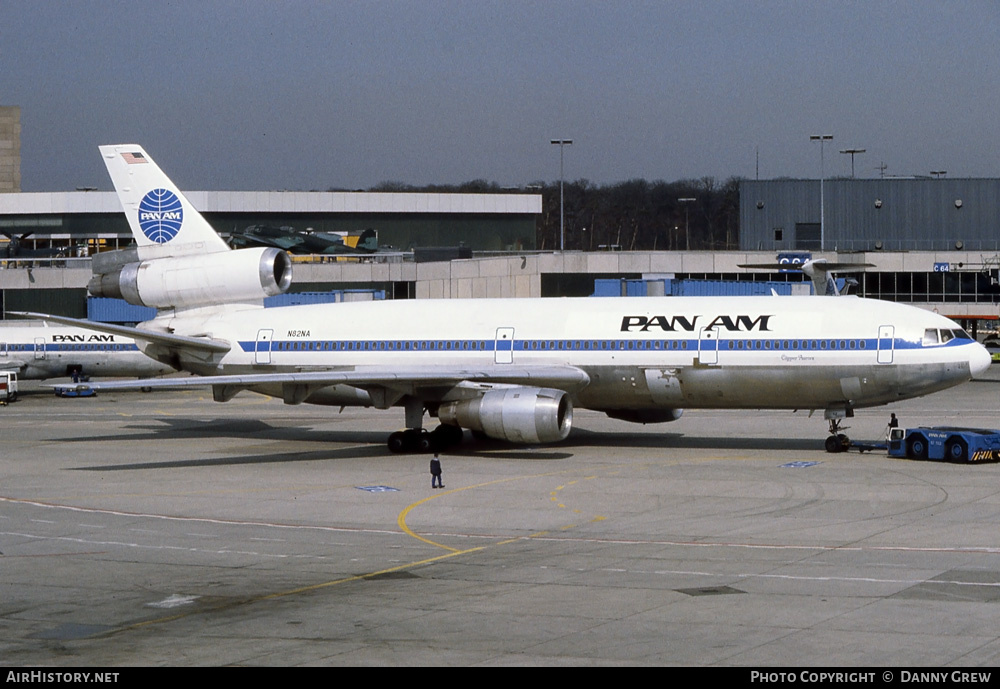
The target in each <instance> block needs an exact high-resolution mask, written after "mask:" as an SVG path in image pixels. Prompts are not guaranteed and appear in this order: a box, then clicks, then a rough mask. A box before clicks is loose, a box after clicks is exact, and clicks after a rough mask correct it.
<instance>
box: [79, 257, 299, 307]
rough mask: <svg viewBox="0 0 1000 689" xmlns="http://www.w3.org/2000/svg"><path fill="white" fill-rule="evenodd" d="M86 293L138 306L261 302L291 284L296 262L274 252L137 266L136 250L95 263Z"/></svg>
mask: <svg viewBox="0 0 1000 689" xmlns="http://www.w3.org/2000/svg"><path fill="white" fill-rule="evenodd" d="M93 272H94V276H93V277H92V278H91V279H90V283H89V284H88V285H87V291H88V292H90V294H91V295H93V296H95V297H112V298H116V299H124V300H125V301H127V302H128V303H129V304H135V305H137V306H153V307H156V308H169V307H176V306H181V307H184V306H207V305H210V304H229V303H239V302H248V301H249V302H259V301H260V300H262V299H263V298H264V297H273V296H274V295H276V294H282V293H283V292H285V291H286V290H287V289H288V288H289V287H290V286H291V284H292V260H291V259H290V258H289V257H288V254H286V253H285V252H284V251H281V250H280V249H275V248H273V247H267V248H254V249H240V250H238V251H228V252H217V253H210V254H203V255H200V256H178V257H169V258H155V259H150V260H147V261H139V260H138V256H137V254H136V251H135V249H126V250H124V251H109V252H105V253H100V254H97V255H96V256H94V258H93Z"/></svg>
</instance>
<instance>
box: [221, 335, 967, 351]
mask: <svg viewBox="0 0 1000 689" xmlns="http://www.w3.org/2000/svg"><path fill="white" fill-rule="evenodd" d="M971 342H973V340H971V339H964V338H961V339H960V338H955V339H953V340H950V341H948V342H946V343H944V344H933V345H924V344H923V343H922V342H920V341H910V340H903V339H899V338H896V339H889V338H853V339H851V338H837V339H833V338H824V339H772V338H754V339H751V338H726V337H723V338H720V339H715V338H712V339H705V340H702V341H701V342H700V346H701V349H702V350H703V351H714V350H719V351H722V352H727V351H736V352H747V351H754V352H768V351H770V352H803V351H805V352H824V351H826V352H829V351H836V352H842V351H871V352H875V351H877V350H878V349H879V348H880V347H881V348H882V349H883V350H888V349H897V350H900V349H935V348H938V347H960V346H963V345H966V344H969V343H971ZM239 345H240V348H241V349H242V350H243V351H244V352H258V351H260V352H266V351H271V352H440V351H451V352H492V351H511V350H513V351H517V352H551V351H574V352H579V351H582V352H586V351H619V352H620V351H661V352H667V351H670V352H674V351H691V352H696V351H698V349H699V340H698V339H697V338H694V339H673V340H634V339H633V340H590V339H588V340H555V339H553V340H499V341H495V340H273V341H270V342H263V341H262V342H258V341H256V340H241V341H240V342H239Z"/></svg>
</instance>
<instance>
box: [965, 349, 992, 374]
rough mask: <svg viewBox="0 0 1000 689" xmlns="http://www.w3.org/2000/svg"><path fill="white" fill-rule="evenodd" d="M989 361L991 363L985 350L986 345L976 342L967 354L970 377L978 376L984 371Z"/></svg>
mask: <svg viewBox="0 0 1000 689" xmlns="http://www.w3.org/2000/svg"><path fill="white" fill-rule="evenodd" d="M991 363H993V359H992V357H991V356H990V353H989V352H988V351H987V350H986V347H984V346H982V345H981V344H976V345H975V347H974V348H973V350H972V354H970V355H969V370H970V371H971V372H972V377H973V378H978V377H979V376H981V375H982V374H983V373H986V371H988V370H989V368H990V364H991Z"/></svg>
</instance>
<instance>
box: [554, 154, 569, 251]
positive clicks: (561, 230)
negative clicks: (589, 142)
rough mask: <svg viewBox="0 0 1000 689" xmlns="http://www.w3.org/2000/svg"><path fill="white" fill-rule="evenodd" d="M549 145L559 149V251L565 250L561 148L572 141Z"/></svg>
mask: <svg viewBox="0 0 1000 689" xmlns="http://www.w3.org/2000/svg"><path fill="white" fill-rule="evenodd" d="M549 143H550V144H553V145H555V146H558V147H559V251H564V250H565V249H566V215H565V213H564V212H563V148H565V147H566V146H568V145H571V144H572V143H573V139H552V140H551V141H549Z"/></svg>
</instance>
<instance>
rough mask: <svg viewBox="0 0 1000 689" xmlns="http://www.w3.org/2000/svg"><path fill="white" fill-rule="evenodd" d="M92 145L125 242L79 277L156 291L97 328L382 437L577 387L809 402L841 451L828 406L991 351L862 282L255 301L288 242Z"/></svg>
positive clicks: (577, 394)
mask: <svg viewBox="0 0 1000 689" xmlns="http://www.w3.org/2000/svg"><path fill="white" fill-rule="evenodd" d="M101 154H102V155H103V156H104V162H105V164H106V165H107V167H108V171H109V172H110V174H111V178H112V180H113V181H114V185H115V188H116V189H117V191H118V194H119V197H120V199H121V202H122V206H123V208H124V210H125V214H126V216H127V217H128V221H129V224H130V226H131V228H132V232H133V234H134V235H135V240H136V243H137V245H138V247H137V249H133V250H131V251H126V252H122V255H121V256H120V258H119V259H118V261H117V263H114V264H113V263H109V262H108V261H104V262H103V263H102V264H101V265H100V266H95V271H96V272H97V273H99V274H98V275H95V277H94V278H93V279H92V280H91V286H90V289H91V291H92V293H94V294H95V295H98V296H121V297H123V298H125V299H127V300H128V301H129V302H130V303H133V304H142V305H146V306H153V307H156V308H157V309H158V311H157V315H156V317H155V318H154V319H153V320H151V321H148V322H146V323H142V324H140V326H139V328H136V329H132V328H118V327H115V326H104V330H105V332H110V333H115V334H118V333H120V334H123V335H127V336H130V337H134V338H135V339H136V340H137V341H138V342H140V343H141V344H140V346H141V347H142V349H143V351H144V352H145V353H146V354H148V355H149V356H151V357H153V358H155V359H157V360H159V361H162V362H165V363H170V364H171V365H173V366H175V367H178V368H181V369H184V370H187V371H190V372H192V373H195V374H197V375H199V376H204V378H201V379H197V378H191V379H184V380H183V381H178V380H176V379H175V380H166V381H164V380H161V381H153V382H152V385H154V386H161V385H162V386H176V385H178V384H189V385H198V384H202V385H204V384H210V385H211V386H212V389H213V394H214V398H215V399H216V400H218V401H226V400H229V399H231V398H232V397H233V396H234V395H235V394H237V393H238V392H240V391H242V390H254V391H257V392H261V393H264V394H266V395H272V396H274V397H278V398H281V399H283V400H284V401H285V402H286V403H287V404H299V403H302V402H307V403H311V404H327V405H335V406H341V405H359V406H373V407H376V408H379V409H388V408H390V407H393V406H398V407H403V408H404V409H405V420H406V429H407V430H403V431H399V432H396V433H393V434H392V435H390V436H389V441H388V442H389V447H390V449H392V450H393V451H408V450H417V449H420V450H426V449H431V448H435V447H443V446H445V445H447V444H449V443H451V442H454V441H455V440H456V439H458V438H460V437H461V429H462V428H467V429H471V430H472V431H474V432H477V433H480V434H483V435H486V436H489V437H492V438H499V439H505V440H508V441H512V442H523V443H543V442H553V441H559V440H561V439H564V438H566V437H567V435H568V434H569V432H570V427H571V425H572V416H573V407H574V406H577V407H584V408H587V409H594V410H598V411H601V412H604V413H606V414H607V415H608V416H611V417H613V418H616V419H623V420H625V421H633V422H639V423H655V422H663V421H673V420H676V419H677V418H679V417H680V416H681V410H682V409H684V408H701V409H709V408H711V409H723V408H725V409H804V410H819V409H822V410H823V412H824V417H825V418H826V419H827V420H828V421H829V423H830V432H831V436H830V438H829V439H828V440H827V449H828V450H830V451H839V450H842V449H844V448H845V447H846V446H847V443H848V441H847V438H846V437H845V436H844V435H843V434H840V433H839V432H838V431H839V430H840V425H839V424H840V422H841V420H842V419H843V418H845V417H848V416H852V415H853V411H854V409H857V408H860V407H870V406H873V405H882V404H888V403H891V402H895V401H898V400H903V399H907V398H911V397H917V396H920V395H926V394H928V393H931V392H934V391H937V390H943V389H945V388H948V387H951V386H953V385H957V384H959V383H962V382H965V381H968V380H969V379H970V378H972V377H973V376H975V375H976V374H978V373H980V372H982V371H984V370H985V369H986V368H988V367H989V365H990V357H989V354H988V353H987V352H986V350H985V349H984V348H983V347H982V346H981V345H980V344H978V343H977V342H975V340H973V339H972V338H971V337H969V335H967V334H966V333H965V332H964V331H963V330H962V329H961V328H959V327H958V325H956V324H955V323H954V322H952V321H950V320H948V319H947V318H944V317H942V316H939V315H936V314H933V313H929V312H926V311H922V310H919V309H916V308H913V307H909V306H904V305H900V304H894V303H890V302H882V301H872V300H867V299H860V298H858V297H826V296H821V297H795V296H771V297H724V298H716V297H694V298H684V297H666V298H652V297H643V298H621V299H614V298H610V299H608V298H605V299H601V298H583V299H480V300H458V299H450V300H426V301H387V302H377V303H342V304H330V305H304V306H286V307H280V308H269V309H264V308H263V306H262V300H263V299H264V297H266V296H270V295H274V294H278V293H281V292H283V291H284V290H286V289H287V288H288V286H289V284H290V282H291V262H290V260H289V258H288V256H287V255H286V254H285V253H284V252H283V251H281V250H279V249H276V248H255V249H241V250H235V251H234V250H230V248H229V247H228V246H227V245H226V244H225V242H223V241H222V239H220V238H219V236H218V235H217V234H216V233H215V232H214V231H213V230H212V228H211V226H210V225H209V224H208V223H207V222H206V221H205V220H204V219H203V218H202V216H201V215H200V214H199V213H198V211H196V210H195V209H194V208H193V207H192V206H191V204H190V203H189V202H188V201H187V199H186V198H185V197H184V195H183V194H182V193H181V192H180V190H178V189H177V187H176V186H174V184H173V183H172V182H171V181H170V180H169V179H168V178H167V177H166V175H164V174H163V173H162V172H161V171H160V169H159V168H158V167H157V166H156V164H155V163H154V162H153V160H152V159H151V158H150V157H149V156H148V155H147V154H146V153H145V151H143V150H142V148H140V147H139V146H135V145H119V146H103V147H101ZM54 320H57V321H59V322H72V321H71V319H54ZM94 327H96V326H94ZM146 384H147V385H149V384H150V383H149V382H147V383H146ZM126 385H127V384H126ZM92 387H94V388H97V389H104V388H116V387H117V388H121V387H124V386H123V385H122V384H121V383H97V384H94V385H92ZM132 387H134V385H133V386H132ZM425 414H429V415H430V416H432V417H437V418H438V419H439V421H440V424H441V425H440V426H439V427H438V428H437V429H435V430H434V431H433V432H431V433H425V432H423V431H422V430H421V429H422V425H423V418H424V415H425Z"/></svg>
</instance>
